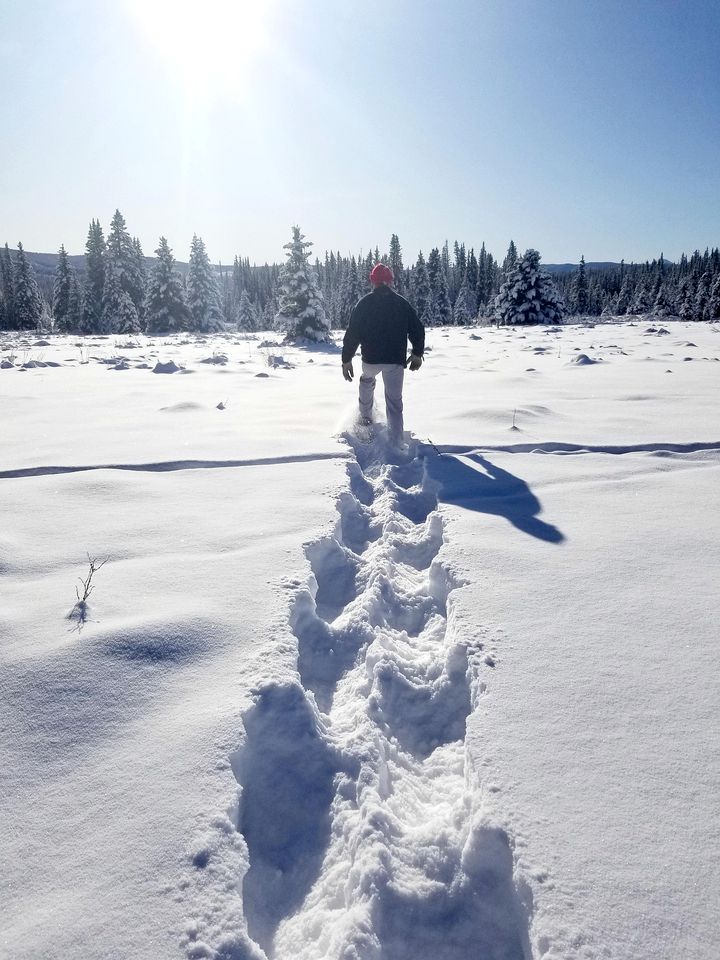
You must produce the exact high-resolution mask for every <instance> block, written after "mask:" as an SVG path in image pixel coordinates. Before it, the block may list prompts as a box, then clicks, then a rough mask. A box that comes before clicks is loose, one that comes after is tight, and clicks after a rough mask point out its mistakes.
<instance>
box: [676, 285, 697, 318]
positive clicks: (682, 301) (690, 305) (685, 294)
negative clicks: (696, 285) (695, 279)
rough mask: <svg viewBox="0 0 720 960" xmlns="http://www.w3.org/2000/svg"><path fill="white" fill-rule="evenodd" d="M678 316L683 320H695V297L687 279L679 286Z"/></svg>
mask: <svg viewBox="0 0 720 960" xmlns="http://www.w3.org/2000/svg"><path fill="white" fill-rule="evenodd" d="M678 316H679V317H680V319H681V320H685V321H688V320H693V319H694V317H695V296H694V294H693V291H692V287H691V284H690V281H689V279H688V278H687V277H685V278H683V279H682V280H681V281H680V284H679V286H678Z"/></svg>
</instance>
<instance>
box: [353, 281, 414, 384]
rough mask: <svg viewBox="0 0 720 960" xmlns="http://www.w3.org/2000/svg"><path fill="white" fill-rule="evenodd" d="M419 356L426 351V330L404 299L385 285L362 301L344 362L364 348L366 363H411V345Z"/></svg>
mask: <svg viewBox="0 0 720 960" xmlns="http://www.w3.org/2000/svg"><path fill="white" fill-rule="evenodd" d="M408 338H410V343H411V344H412V352H413V353H415V354H417V356H418V357H421V356H422V355H423V351H424V349H425V328H424V327H423V325H422V324H421V323H420V321H419V320H418V315H417V313H415V310H414V309H413V308H412V307H411V306H410V304H409V303H408V302H407V300H406V299H405V298H404V297H401V296H400V294H398V293H395V291H394V290H391V289H390V287H388V286H385V284H381V285H380V286H378V287H375V289H374V290H373V292H372V293H368V294H367V296H365V297H363V298H362V300H359V301H358V302H357V303H356V304H355V307H354V308H353V312H352V313H351V314H350V323H349V324H348V328H347V330H346V331H345V339H344V340H343V350H342V362H343V363H347V362H348V361H350V360H352V358H353V357H354V356H355V351H356V350H357V348H358V347H361V348H362V350H361V352H362V358H363V360H364V361H365V362H366V363H399V364H401V365H402V366H403V367H404V366H405V364H406V363H407V343H408Z"/></svg>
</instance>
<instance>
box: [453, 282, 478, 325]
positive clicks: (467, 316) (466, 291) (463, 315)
mask: <svg viewBox="0 0 720 960" xmlns="http://www.w3.org/2000/svg"><path fill="white" fill-rule="evenodd" d="M474 300H475V293H474V290H472V289H471V287H470V285H469V283H467V282H466V283H464V284H463V285H462V286H461V287H460V289H459V290H458V295H457V297H456V298H455V306H454V307H453V323H455V324H456V325H457V326H460V327H464V326H467V324H469V323H472V322H473V321H474V319H475V316H476V312H477V308H476V307H475V306H474Z"/></svg>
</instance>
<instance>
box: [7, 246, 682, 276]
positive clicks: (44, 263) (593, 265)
mask: <svg viewBox="0 0 720 960" xmlns="http://www.w3.org/2000/svg"><path fill="white" fill-rule="evenodd" d="M25 253H26V255H27V258H28V260H29V261H30V263H31V264H32V265H33V268H34V270H35V273H36V274H37V275H38V277H42V278H48V277H52V276H53V274H54V273H55V264H56V263H57V254H56V253H31V252H30V251H28V250H26V251H25ZM68 260H69V261H70V263H71V264H72V265H73V267H75V269H76V270H77V272H78V273H79V274H84V273H85V256H84V254H80V255H79V256H71V257H68ZM154 262H155V257H145V265H146V267H147V268H148V269H150V267H151V266H152V265H153V263H154ZM665 262H666V263H668V264H669V261H668V260H666V261H665ZM176 266H177V269H178V271H179V272H180V273H183V274H184V273H187V268H188V265H187V263H184V262H183V261H182V260H178V262H177V264H176ZM213 266H215V267H216V269H218V268H217V266H216V265H215V264H213ZM542 266H543V268H544V269H545V270H547V271H548V273H572V272H573V271H575V270H577V268H578V264H577V263H544V264H542ZM585 266H586V268H587V269H588V270H611V269H612V268H613V267H616V268H619V266H620V264H619V263H613V262H611V261H602V262H600V261H597V262H592V261H591V262H589V263H586V264H585ZM224 270H227V266H225V267H224ZM218 272H219V270H218Z"/></svg>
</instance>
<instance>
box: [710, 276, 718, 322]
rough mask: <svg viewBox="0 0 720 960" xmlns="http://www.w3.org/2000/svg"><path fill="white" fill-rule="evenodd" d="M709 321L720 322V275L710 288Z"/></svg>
mask: <svg viewBox="0 0 720 960" xmlns="http://www.w3.org/2000/svg"><path fill="white" fill-rule="evenodd" d="M707 319H708V320H711V321H715V320H720V273H717V274H716V275H715V279H714V280H713V284H712V286H711V287H710V298H709V300H708V305H707Z"/></svg>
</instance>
